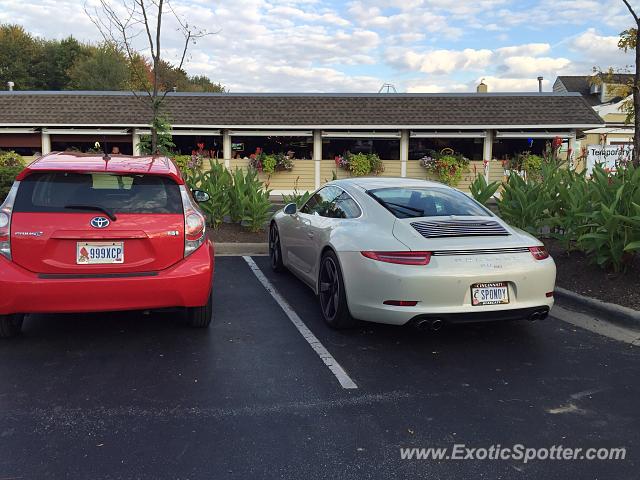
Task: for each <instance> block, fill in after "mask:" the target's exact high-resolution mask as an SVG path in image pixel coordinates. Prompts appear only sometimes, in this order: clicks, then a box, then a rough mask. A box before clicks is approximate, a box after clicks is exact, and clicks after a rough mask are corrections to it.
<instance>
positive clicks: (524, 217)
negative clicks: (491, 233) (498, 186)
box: [498, 172, 552, 235]
mask: <svg viewBox="0 0 640 480" xmlns="http://www.w3.org/2000/svg"><path fill="white" fill-rule="evenodd" d="M551 203H552V200H551V199H550V198H549V195H548V193H547V192H546V190H545V187H544V183H537V182H527V181H525V180H524V179H523V178H522V177H521V176H520V175H518V174H517V173H516V172H512V173H511V174H510V175H509V179H508V180H507V182H506V183H504V189H503V192H502V198H501V199H500V201H499V202H498V209H499V211H500V216H501V217H502V218H503V219H504V220H505V221H507V222H508V223H510V224H511V225H513V226H515V227H518V228H521V229H523V230H526V231H528V232H529V233H531V234H533V235H537V234H539V230H540V227H541V226H542V225H544V224H545V220H546V218H547V216H546V215H547V210H548V208H549V207H550V206H551Z"/></svg>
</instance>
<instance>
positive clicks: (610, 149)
mask: <svg viewBox="0 0 640 480" xmlns="http://www.w3.org/2000/svg"><path fill="white" fill-rule="evenodd" d="M632 154H633V145H631V144H625V145H589V146H588V147H587V173H588V174H589V175H591V172H592V171H593V167H594V166H595V165H596V163H599V164H601V165H602V166H603V167H604V168H605V169H607V170H611V171H616V169H617V168H618V165H619V164H620V163H626V162H630V161H631V157H632Z"/></svg>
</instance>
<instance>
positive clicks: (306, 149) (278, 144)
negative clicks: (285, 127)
mask: <svg viewBox="0 0 640 480" xmlns="http://www.w3.org/2000/svg"><path fill="white" fill-rule="evenodd" d="M257 149H262V151H263V152H264V153H266V154H267V155H272V154H275V153H288V152H293V158H296V159H298V160H310V159H312V158H313V137H283V136H275V135H274V136H265V137H262V136H260V137H258V136H243V135H234V136H232V137H231V158H249V156H250V155H252V154H254V153H256V150H257Z"/></svg>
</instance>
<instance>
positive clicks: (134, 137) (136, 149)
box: [131, 129, 142, 155]
mask: <svg viewBox="0 0 640 480" xmlns="http://www.w3.org/2000/svg"><path fill="white" fill-rule="evenodd" d="M131 145H132V146H133V154H134V155H141V154H142V153H141V152H140V134H139V133H138V130H137V129H134V130H133V133H132V134H131Z"/></svg>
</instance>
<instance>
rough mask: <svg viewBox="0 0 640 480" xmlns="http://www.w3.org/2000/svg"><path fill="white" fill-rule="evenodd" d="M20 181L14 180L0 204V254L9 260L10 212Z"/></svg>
mask: <svg viewBox="0 0 640 480" xmlns="http://www.w3.org/2000/svg"><path fill="white" fill-rule="evenodd" d="M19 186H20V182H14V183H13V186H12V187H11V190H9V194H8V195H7V198H6V200H5V201H4V203H3V204H2V205H1V206H0V255H2V256H3V257H5V258H7V259H9V260H11V212H12V210H13V202H14V201H15V199H16V193H17V192H18V187H19Z"/></svg>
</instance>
